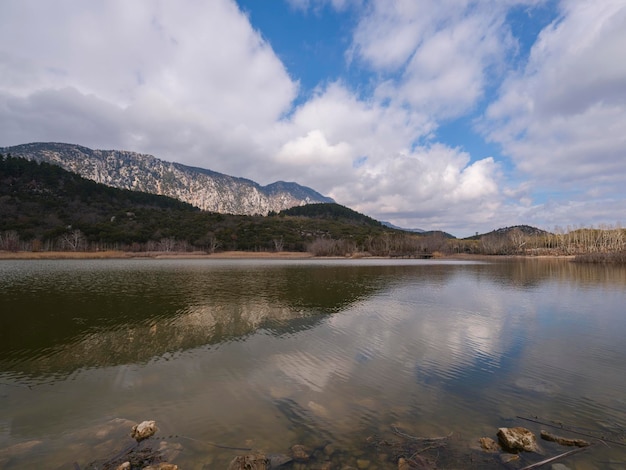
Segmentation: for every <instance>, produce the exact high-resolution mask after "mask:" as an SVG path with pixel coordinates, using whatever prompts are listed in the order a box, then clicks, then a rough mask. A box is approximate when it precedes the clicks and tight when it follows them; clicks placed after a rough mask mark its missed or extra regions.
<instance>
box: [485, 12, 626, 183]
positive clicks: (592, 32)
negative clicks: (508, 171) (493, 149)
mask: <svg viewBox="0 0 626 470" xmlns="http://www.w3.org/2000/svg"><path fill="white" fill-rule="evenodd" d="M624 48H626V5H624V3H623V2H621V1H606V2H601V3H599V4H598V3H596V2H563V3H562V11H561V17H560V18H559V20H558V21H555V22H554V23H552V24H551V25H550V26H549V27H547V28H545V29H544V30H543V31H542V33H541V35H540V36H539V38H538V40H537V42H536V43H535V44H534V46H533V48H532V50H531V54H530V58H529V61H528V63H527V65H526V67H525V68H524V69H523V70H521V71H520V72H519V73H518V74H515V75H512V76H511V77H510V78H509V79H507V80H506V81H505V82H504V83H503V85H502V87H501V90H500V94H499V97H498V99H497V100H496V101H495V102H494V103H492V104H491V105H490V106H489V108H488V110H487V113H486V118H485V121H483V122H482V129H483V131H484V132H485V134H486V135H487V136H488V137H489V138H490V139H492V140H493V141H495V142H498V143H499V144H501V145H502V146H503V148H504V151H505V152H506V153H507V154H508V155H510V156H511V157H512V158H513V160H514V162H515V163H516V165H517V167H518V168H519V169H521V170H523V171H524V172H525V173H526V174H527V175H530V176H532V177H533V179H534V180H535V181H536V182H537V186H538V187H545V185H547V184H550V185H552V189H553V190H569V191H573V190H578V191H579V192H580V193H588V192H589V191H590V190H591V189H592V188H593V187H594V186H597V185H607V184H615V185H620V186H621V185H622V184H623V178H622V175H623V174H624V173H626V160H625V159H624V158H623V157H624V152H625V151H626V136H625V135H624V132H623V129H625V128H626V127H625V126H626V62H625V61H623V60H621V56H622V55H623V54H622V52H621V51H623V50H624Z"/></svg>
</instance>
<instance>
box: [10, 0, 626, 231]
mask: <svg viewBox="0 0 626 470" xmlns="http://www.w3.org/2000/svg"><path fill="white" fill-rule="evenodd" d="M286 2H287V3H288V4H289V5H290V7H291V9H292V13H293V14H304V15H306V14H308V12H313V13H314V14H316V15H322V14H327V13H328V9H329V8H331V9H335V10H336V11H337V12H338V13H337V14H342V15H349V17H350V18H351V20H353V23H352V24H353V30H352V31H351V34H352V35H351V38H350V39H349V42H347V43H346V44H344V45H343V46H341V47H343V48H344V50H345V57H346V64H345V67H346V69H347V70H349V72H350V73H346V77H349V76H350V75H351V74H352V75H353V74H359V75H360V76H361V77H364V79H363V80H362V81H361V82H360V84H357V85H355V84H354V83H351V82H349V81H348V78H346V77H344V78H341V76H340V78H336V77H332V78H329V79H328V81H325V82H323V83H320V84H319V85H318V87H317V88H316V89H314V90H304V91H303V90H300V84H299V81H298V77H296V76H292V75H291V73H292V72H291V71H290V70H287V68H286V66H285V64H283V63H282V62H281V60H280V59H279V56H278V55H277V54H276V53H275V51H274V49H273V47H272V44H270V43H269V42H268V40H267V39H265V38H264V36H263V35H262V32H259V31H256V30H255V29H254V28H253V27H252V25H251V23H250V18H249V17H248V16H246V15H245V14H244V13H242V11H241V9H240V8H239V7H238V5H237V3H236V2H235V1H234V0H214V1H211V2H197V1H193V0H180V1H179V2H176V4H173V3H170V2H164V1H163V2H161V1H141V0H138V1H134V2H127V1H125V0H111V1H107V2H99V3H93V2H81V1H79V0H59V1H58V2H54V4H52V3H50V2H43V3H42V2H38V1H35V0H5V1H3V2H1V3H0V145H3V146H8V145H15V144H20V143H25V142H32V141H68V142H73V143H78V144H82V145H87V146H91V147H94V148H106V149H113V148H121V149H127V150H133V151H138V152H145V153H151V154H153V155H155V156H157V157H159V158H163V159H166V160H173V161H179V162H181V163H187V164H191V165H195V166H200V167H204V168H210V169H212V170H215V171H221V172H224V173H228V174H232V175H236V176H244V177H248V178H252V179H254V180H256V181H259V182H260V183H262V184H267V183H270V182H273V181H276V180H287V181H297V182H299V183H301V184H305V185H308V186H311V187H313V188H315V189H317V190H318V191H321V192H323V193H325V194H327V195H330V196H331V197H334V198H335V199H336V200H337V201H338V202H339V203H341V204H345V205H347V206H350V207H352V208H354V209H356V210H359V211H361V212H364V213H366V214H368V215H371V216H373V217H376V218H379V219H383V220H390V221H392V222H393V223H396V224H397V225H404V226H413V227H422V228H427V229H431V228H432V229H435V228H438V229H443V230H447V231H452V232H453V233H455V234H468V233H467V232H468V229H467V227H470V226H471V227H472V228H471V230H469V232H470V233H473V232H474V230H483V229H484V230H485V231H488V230H491V229H493V228H496V227H498V226H503V225H513V224H516V223H528V222H536V223H537V224H538V225H543V226H545V225H546V224H545V222H546V220H547V219H546V217H549V212H550V210H551V211H552V212H553V214H557V213H558V214H560V215H559V217H561V218H562V219H563V220H565V218H566V217H567V215H568V214H570V216H571V214H573V213H575V214H577V215H578V214H589V215H591V216H592V217H593V218H592V219H591V221H598V217H601V216H604V214H606V213H607V211H602V210H600V209H599V206H601V204H596V202H597V201H604V203H606V204H613V205H614V206H615V205H616V204H617V203H616V201H619V200H621V199H623V198H622V197H621V196H623V190H622V189H621V186H620V185H621V181H620V179H621V175H623V174H624V173H625V170H626V166H625V165H626V160H625V159H624V158H623V155H624V151H625V149H626V137H625V135H624V132H623V129H624V128H626V86H625V85H624V84H625V83H626V65H625V62H624V61H622V60H619V59H620V58H621V51H622V50H624V48H625V47H626V7H625V6H623V2H621V1H616V0H606V1H604V2H602V3H601V4H597V3H596V2H592V1H588V2H587V1H582V0H581V1H576V2H574V1H569V0H562V1H561V2H560V3H559V5H560V10H559V17H558V18H557V20H556V21H554V22H553V23H552V24H549V25H548V26H547V27H546V28H545V29H544V30H543V31H541V33H540V34H539V36H538V38H537V40H536V42H535V43H534V45H533V47H532V49H531V51H530V54H529V56H528V58H527V62H523V63H522V64H521V65H519V64H518V63H517V62H516V61H512V60H511V58H512V57H517V56H516V54H517V52H518V50H519V43H518V40H519V39H518V38H516V37H514V34H513V31H512V29H511V24H510V17H509V14H510V13H511V11H513V10H512V9H515V8H518V9H519V8H523V7H528V8H532V7H534V6H536V5H540V4H543V3H546V2H545V1H544V0H506V1H502V0H480V1H478V0H461V1H459V0H422V1H420V2H415V1H413V0H399V1H396V2H387V1H384V0H371V1H366V0H286ZM287 8H289V6H288V7H287ZM524 61H526V58H525V57H524ZM494 90H497V95H496V99H495V100H493V98H492V92H493V91H494ZM490 100H491V102H490ZM484 108H486V109H487V111H486V112H485V114H484V116H483V117H482V119H479V120H478V121H477V122H478V124H477V126H479V129H480V132H481V133H482V135H484V136H485V137H486V138H487V139H489V140H490V141H492V142H495V143H497V144H499V145H500V146H501V147H502V150H503V152H502V154H503V155H504V156H505V157H507V158H510V162H512V164H513V166H512V167H511V164H510V162H509V161H508V160H505V159H503V158H502V156H500V155H488V154H483V155H472V154H471V153H470V152H469V151H468V150H467V149H464V148H461V147H457V146H456V145H447V144H446V143H445V142H439V141H438V140H437V132H438V130H439V128H440V126H441V125H442V124H445V123H446V122H450V121H451V120H454V119H457V118H464V119H467V120H468V121H472V120H475V117H476V114H475V113H476V112H477V111H478V112H480V110H481V109H484ZM554 187H556V188H562V190H563V191H564V192H563V194H564V195H565V196H563V197H567V198H570V199H571V198H574V197H576V198H577V199H576V201H570V202H566V203H564V202H563V201H559V200H557V198H550V197H547V196H542V197H544V199H545V200H544V201H539V200H538V199H539V196H538V195H542V194H543V195H545V194H548V193H549V192H550V189H554ZM606 188H611V189H606ZM584 198H587V199H591V198H593V200H594V203H593V204H592V203H590V202H588V203H585V202H584ZM559 204H560V205H559ZM575 204H579V205H575ZM556 207H558V209H556ZM594 211H596V212H594Z"/></svg>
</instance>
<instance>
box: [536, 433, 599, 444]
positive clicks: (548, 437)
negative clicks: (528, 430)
mask: <svg viewBox="0 0 626 470" xmlns="http://www.w3.org/2000/svg"><path fill="white" fill-rule="evenodd" d="M541 438H542V439H543V440H545V441H552V442H556V443H558V444H561V445H562V446H576V447H587V446H590V445H591V442H588V441H585V440H583V439H570V438H567V437H561V436H555V435H554V434H551V433H549V432H548V431H543V430H542V431H541Z"/></svg>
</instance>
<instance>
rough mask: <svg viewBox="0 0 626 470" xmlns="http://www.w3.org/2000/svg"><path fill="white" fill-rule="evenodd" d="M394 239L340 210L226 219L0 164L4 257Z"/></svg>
mask: <svg viewBox="0 0 626 470" xmlns="http://www.w3.org/2000/svg"><path fill="white" fill-rule="evenodd" d="M388 233H395V232H394V231H391V230H390V229H387V228H385V227H383V226H382V225H381V224H380V223H378V222H376V221H375V220H373V219H371V218H369V217H367V216H365V215H362V214H359V213H357V212H354V211H352V210H351V209H348V208H346V207H343V206H340V205H338V204H335V203H327V204H324V203H321V204H313V205H311V206H303V207H298V208H293V209H289V210H286V211H283V212H280V213H272V215H271V216H245V215H225V214H219V213H215V212H206V211H201V210H199V209H198V208H196V207H193V206H192V205H190V204H187V203H184V202H181V201H179V200H177V199H174V198H169V197H166V196H158V195H154V194H148V193H142V192H137V191H130V190H122V189H116V188H112V187H110V186H106V185H104V184H100V183H96V182H94V181H91V180H87V179H85V178H82V177H80V176H79V175H77V174H75V173H71V172H68V171H66V170H63V169H62V168H60V167H58V166H56V165H52V164H48V163H45V162H42V163H38V162H35V161H32V160H26V159H23V158H16V157H9V156H7V157H2V158H0V249H9V250H18V249H24V250H86V249H89V250H106V249H122V250H134V251H156V250H158V251H172V250H178V251H186V250H192V249H193V250H205V251H210V252H212V251H214V250H216V249H224V250H249V251H275V250H279V251H280V250H289V251H305V250H307V249H308V248H309V246H310V244H311V243H312V242H314V241H316V240H318V239H324V240H344V241H349V243H351V244H352V245H354V247H357V246H361V247H362V246H364V243H365V242H366V241H367V240H370V241H371V240H373V239H375V238H376V237H377V236H382V234H388ZM355 249H356V248H355Z"/></svg>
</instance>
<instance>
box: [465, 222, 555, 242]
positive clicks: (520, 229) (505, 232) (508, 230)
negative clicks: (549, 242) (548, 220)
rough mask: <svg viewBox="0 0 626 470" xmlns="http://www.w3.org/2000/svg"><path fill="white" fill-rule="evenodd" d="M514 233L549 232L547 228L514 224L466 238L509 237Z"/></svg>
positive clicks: (530, 234)
mask: <svg viewBox="0 0 626 470" xmlns="http://www.w3.org/2000/svg"><path fill="white" fill-rule="evenodd" d="M514 233H518V234H522V235H524V236H543V235H547V234H548V232H546V231H545V230H541V229H539V228H537V227H532V226H530V225H513V226H512V227H503V228H499V229H496V230H492V231H491V232H488V233H483V234H480V235H479V234H476V235H473V236H471V237H467V238H464V240H480V239H481V238H483V237H498V238H507V237H510V236H511V235H512V234H514Z"/></svg>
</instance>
